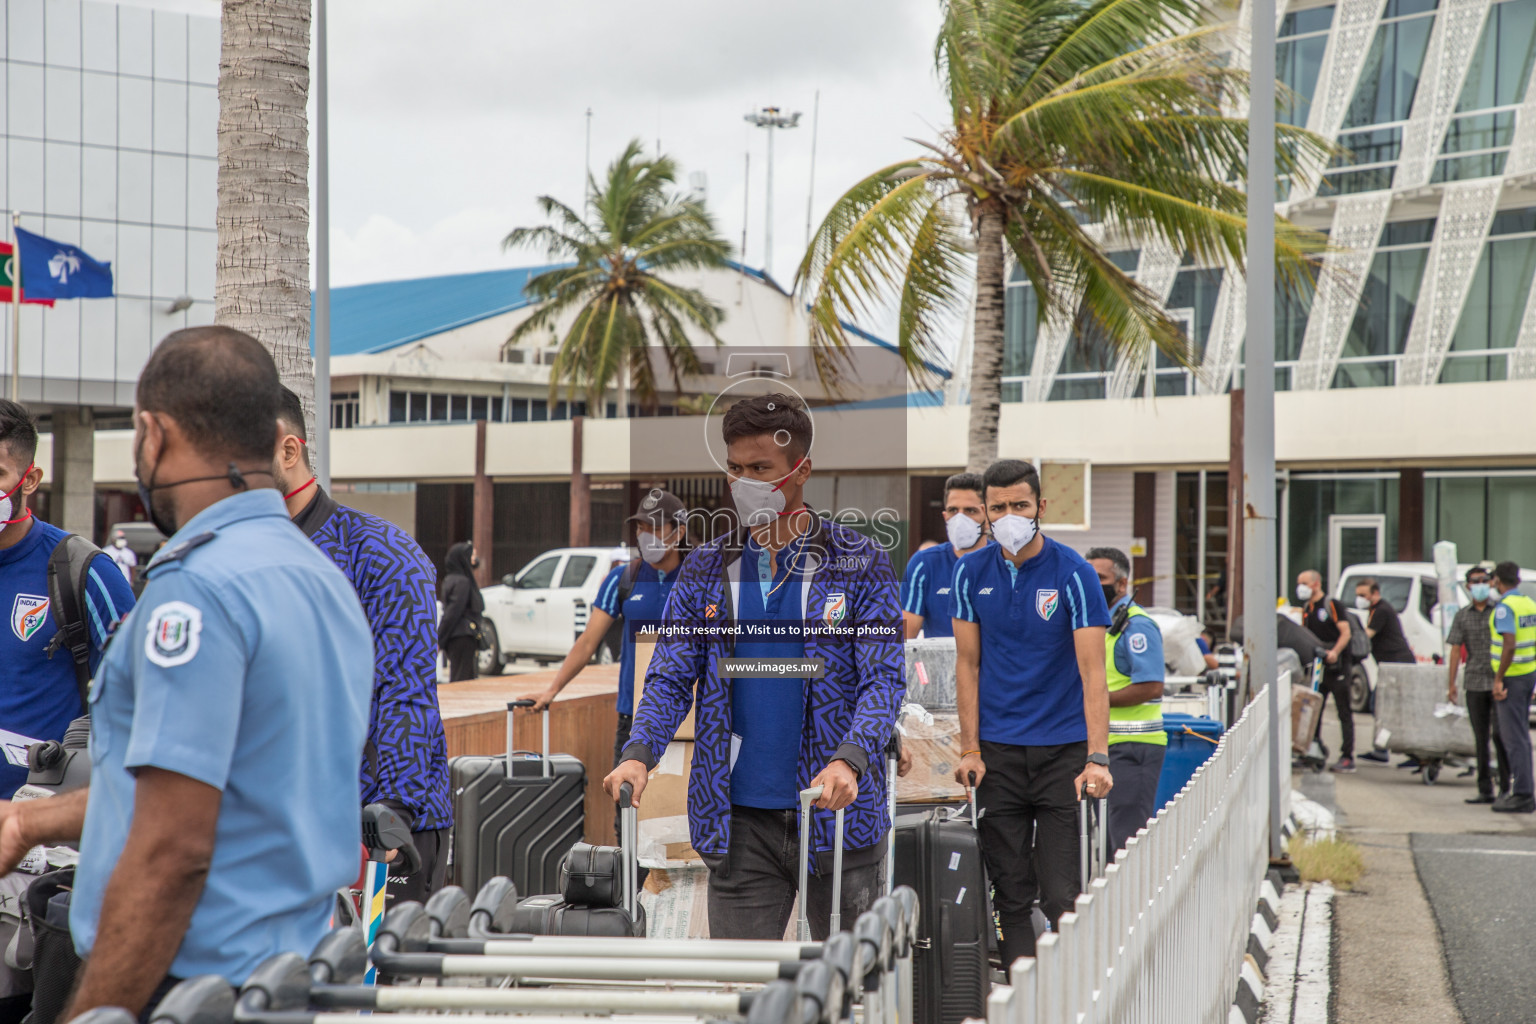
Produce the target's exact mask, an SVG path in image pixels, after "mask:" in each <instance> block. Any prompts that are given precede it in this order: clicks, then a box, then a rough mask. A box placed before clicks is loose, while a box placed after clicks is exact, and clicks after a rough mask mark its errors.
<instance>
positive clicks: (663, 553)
mask: <svg viewBox="0 0 1536 1024" xmlns="http://www.w3.org/2000/svg"><path fill="white" fill-rule="evenodd" d="M636 541H637V543H638V545H639V547H640V557H641V558H643V559H645V560H646V561H647V562H649V563H650V564H651V565H657V564H659V563H660V562H661V560H662V559H664V558H666V557H667V552H668V551H671V550H672V545H671V544H668V543H667V542H666V541H664V540H662V539H661V538H660V537H658V536H656V535H655V534H654V533H646V532H645V531H644V530H641V531H640V534H639V536H638V537H637V538H636Z"/></svg>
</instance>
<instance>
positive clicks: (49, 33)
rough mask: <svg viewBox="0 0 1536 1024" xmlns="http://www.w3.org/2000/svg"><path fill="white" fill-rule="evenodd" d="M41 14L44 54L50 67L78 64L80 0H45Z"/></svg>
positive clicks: (76, 66)
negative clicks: (42, 13)
mask: <svg viewBox="0 0 1536 1024" xmlns="http://www.w3.org/2000/svg"><path fill="white" fill-rule="evenodd" d="M43 10H44V15H43V32H44V44H45V49H44V54H45V59H46V60H47V61H48V64H49V66H50V67H56V68H78V67H79V66H80V0H47V2H46V4H45V6H44V8H43Z"/></svg>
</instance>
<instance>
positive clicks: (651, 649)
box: [635, 633, 697, 740]
mask: <svg viewBox="0 0 1536 1024" xmlns="http://www.w3.org/2000/svg"><path fill="white" fill-rule="evenodd" d="M644 637H649V638H650V639H642V638H644ZM655 637H656V634H654V633H637V634H635V707H637V708H638V707H639V706H640V695H641V694H643V693H644V692H645V670H646V669H648V668H650V665H651V655H653V654H655V653H656V640H655ZM672 738H673V739H677V740H693V739H696V738H697V737H695V736H694V734H693V711H692V710H691V709H690V710H689V712H688V717H687V718H685V719H683V724H682V725H680V726H678V727H677V734H676V735H675V736H673V737H672Z"/></svg>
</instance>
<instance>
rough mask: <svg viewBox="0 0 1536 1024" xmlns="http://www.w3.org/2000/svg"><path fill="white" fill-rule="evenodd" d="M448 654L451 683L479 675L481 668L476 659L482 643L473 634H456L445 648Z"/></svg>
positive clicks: (449, 679)
mask: <svg viewBox="0 0 1536 1024" xmlns="http://www.w3.org/2000/svg"><path fill="white" fill-rule="evenodd" d="M444 650H445V651H446V653H447V655H448V681H449V682H450V683H462V682H464V681H465V680H468V679H474V678H475V677H476V676H478V675H479V674H480V673H479V668H478V666H477V665H476V664H475V660H476V658H477V657H478V655H479V654H480V645H479V643H477V642H476V641H475V638H474V637H472V636H456V637H454V638H453V639H451V640H449V641H448V646H447V647H446V648H445V649H444Z"/></svg>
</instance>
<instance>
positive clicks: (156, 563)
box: [144, 530, 218, 575]
mask: <svg viewBox="0 0 1536 1024" xmlns="http://www.w3.org/2000/svg"><path fill="white" fill-rule="evenodd" d="M216 536H218V533H217V531H215V530H209V531H208V532H206V533H199V534H197V535H195V536H192V537H188V538H187V539H186V540H184V541H181V542H179V543H178V544H177V545H176V546H175V547H173V548H166V549H165V550H164V551H162V552H160V553H159V554H158V555H156V556H155V557H154V558H153V559H152V560H151V561H150V563H149V567H148V568H146V569H145V570H144V572H145V575H148V574H149V573H151V572H154V571H155V570H156V569H159V568H160V567H161V566H165V565H172V564H174V563H176V562H180V561H181V560H182V559H184V558H186V557H187V556H188V555H189V554H191V553H192V552H193V551H195V550H197V549H198V548H200V547H202V546H203V545H204V544H207V543H208V542H209V541H211V540H213V538H214V537H216Z"/></svg>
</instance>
